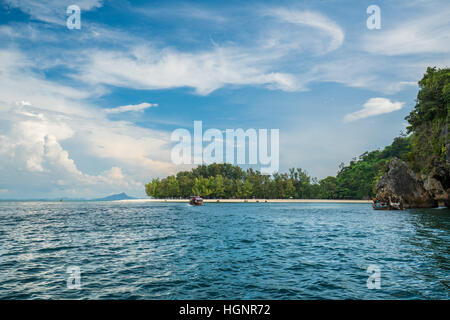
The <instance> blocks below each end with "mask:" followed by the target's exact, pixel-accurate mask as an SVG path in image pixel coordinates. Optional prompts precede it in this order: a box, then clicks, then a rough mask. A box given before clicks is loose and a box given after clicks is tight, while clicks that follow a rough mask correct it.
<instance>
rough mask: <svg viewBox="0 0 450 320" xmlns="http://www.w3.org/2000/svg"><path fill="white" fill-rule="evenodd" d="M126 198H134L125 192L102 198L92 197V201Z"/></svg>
mask: <svg viewBox="0 0 450 320" xmlns="http://www.w3.org/2000/svg"><path fill="white" fill-rule="evenodd" d="M127 199H136V198H133V197H130V196H129V195H127V194H126V193H125V192H122V193H118V194H113V195H110V196H107V197H104V198H98V199H92V200H93V201H114V200H127Z"/></svg>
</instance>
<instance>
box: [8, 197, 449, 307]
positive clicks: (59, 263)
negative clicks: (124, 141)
mask: <svg viewBox="0 0 450 320" xmlns="http://www.w3.org/2000/svg"><path fill="white" fill-rule="evenodd" d="M0 221H1V222H0V299H448V298H449V286H450V259H449V258H450V248H449V243H450V232H449V231H450V210H447V209H430V210H407V211H403V212H396V211H390V212H389V211H373V210H372V209H371V207H370V205H367V204H294V203H288V204H282V203H244V204H224V203H223V204H215V203H206V204H205V205H203V206H202V207H190V206H189V205H188V204H184V203H118V202H116V203H115V202H61V203H56V202H0ZM371 264H374V265H377V266H378V267H379V268H380V269H381V288H380V289H372V290H369V289H368V288H367V279H368V277H369V275H370V274H369V273H367V267H368V266H369V265H371ZM70 266H78V267H79V268H80V271H81V279H80V283H81V288H80V289H70V288H68V287H67V279H68V277H69V274H68V273H67V268H68V267H70Z"/></svg>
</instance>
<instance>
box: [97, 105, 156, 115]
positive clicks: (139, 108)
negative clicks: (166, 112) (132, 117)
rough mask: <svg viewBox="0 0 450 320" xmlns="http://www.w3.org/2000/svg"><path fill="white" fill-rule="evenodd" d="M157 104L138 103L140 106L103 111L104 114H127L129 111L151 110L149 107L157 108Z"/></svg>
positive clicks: (127, 106)
mask: <svg viewBox="0 0 450 320" xmlns="http://www.w3.org/2000/svg"><path fill="white" fill-rule="evenodd" d="M157 106H158V104H157V103H148V102H144V103H140V104H130V105H126V106H120V107H116V108H109V109H105V112H106V113H122V112H129V111H141V112H142V111H144V110H145V109H148V108H151V107H157Z"/></svg>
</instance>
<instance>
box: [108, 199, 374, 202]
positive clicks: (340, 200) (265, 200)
mask: <svg viewBox="0 0 450 320" xmlns="http://www.w3.org/2000/svg"><path fill="white" fill-rule="evenodd" d="M114 202H124V203H126V202H129V203H132V202H172V203H175V202H181V203H182V202H185V203H189V200H188V199H126V200H115V201H114ZM203 202H204V203H372V200H342V199H338V200H333V199H203Z"/></svg>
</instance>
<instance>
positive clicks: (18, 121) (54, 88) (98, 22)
mask: <svg viewBox="0 0 450 320" xmlns="http://www.w3.org/2000/svg"><path fill="white" fill-rule="evenodd" d="M70 5H77V6H78V7H79V8H80V9H81V12H80V17H81V24H80V29H69V28H68V27H67V24H66V21H67V19H68V17H69V15H70V14H67V7H68V6H70ZM370 5H377V6H378V7H379V8H380V28H378V29H369V28H368V27H367V19H368V18H370V16H371V13H372V12H370V13H367V8H368V7H369V6H370ZM449 16H450V2H449V1H447V0H445V1H440V0H436V1H427V0H413V1H400V0H391V1H381V0H379V1H375V0H371V1H364V0H363V1H361V0H352V1H350V0H342V1H337V0H315V1H312V0H310V1H279V0H278V1H245V2H243V1H230V0H228V1H195V2H194V1H192V2H189V1H164V2H161V1H158V2H155V1H125V0H116V1H107V0H104V1H102V0H80V1H76V0H69V1H65V0H61V1H49V0H42V1H29V0H1V1H0V199H32V198H58V197H70V198H95V197H100V196H105V195H108V194H112V193H119V192H126V193H128V194H130V195H132V196H137V197H144V196H145V192H144V184H145V183H146V182H149V181H150V180H151V179H153V178H156V177H165V176H167V175H169V174H174V173H176V172H178V171H180V170H185V169H186V165H176V164H174V163H173V161H172V160H171V156H170V154H171V149H172V147H173V141H171V133H172V132H173V131H174V130H176V129H178V128H185V129H187V130H189V131H192V130H193V124H194V121H195V120H201V121H202V124H203V130H206V129H208V128H217V129H219V130H225V129H237V128H242V129H244V130H246V129H249V128H255V129H262V128H265V129H269V130H270V129H279V132H280V140H279V148H280V150H279V155H280V171H281V172H284V171H287V169H288V168H290V167H300V168H302V169H304V170H306V171H307V172H308V173H309V174H310V175H311V176H313V177H318V178H319V179H320V178H324V177H326V176H328V175H335V174H336V172H337V171H338V167H339V164H340V163H342V162H344V163H348V162H349V161H350V160H351V159H352V158H354V157H358V156H359V155H360V154H362V153H364V152H365V151H371V150H375V149H378V148H383V147H384V146H386V145H389V144H390V143H391V142H392V140H393V138H394V137H396V136H398V135H399V134H400V133H401V132H403V131H405V127H406V121H405V120H404V118H405V116H406V115H408V114H409V112H410V111H411V110H412V108H413V106H414V104H415V99H416V96H417V91H418V86H417V81H418V80H419V79H420V78H421V77H422V75H423V74H424V72H425V70H426V68H427V67H428V66H437V67H446V66H448V65H449V61H450V55H449V53H450V23H449V22H448V17H449Z"/></svg>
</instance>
